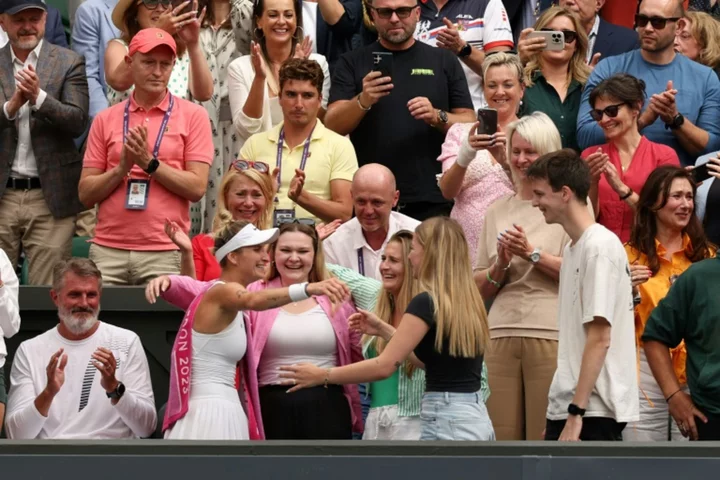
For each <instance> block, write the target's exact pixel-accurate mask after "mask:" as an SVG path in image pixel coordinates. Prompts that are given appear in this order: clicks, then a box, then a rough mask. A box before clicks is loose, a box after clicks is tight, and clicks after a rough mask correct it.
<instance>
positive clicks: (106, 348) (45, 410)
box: [5, 258, 157, 440]
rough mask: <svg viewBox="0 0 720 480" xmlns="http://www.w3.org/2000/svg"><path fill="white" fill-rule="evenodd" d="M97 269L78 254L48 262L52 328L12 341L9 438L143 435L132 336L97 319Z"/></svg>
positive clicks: (150, 414)
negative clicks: (54, 313)
mask: <svg viewBox="0 0 720 480" xmlns="http://www.w3.org/2000/svg"><path fill="white" fill-rule="evenodd" d="M101 290H102V276H101V274H100V270H98V268H97V266H96V265H95V264H94V263H93V262H92V260H89V259H86V258H72V259H70V260H67V261H65V260H63V261H61V262H59V263H58V264H57V265H55V268H54V269H53V286H52V290H51V291H50V295H51V296H52V299H53V302H55V305H57V307H58V317H59V318H60V323H59V324H58V326H57V327H55V328H53V329H51V330H48V331H47V332H45V333H43V334H40V335H38V336H37V337H35V338H33V339H31V340H26V341H24V342H23V343H21V344H20V347H19V348H18V350H17V352H16V353H15V358H14V360H13V365H12V372H11V373H10V395H9V398H8V406H7V417H6V424H5V428H6V430H7V434H8V437H9V438H12V439H34V438H39V439H98V440H99V439H116V438H137V437H148V436H150V434H151V433H152V432H153V431H154V430H155V426H156V422H157V413H156V411H155V403H154V400H153V390H152V385H151V383H150V370H149V368H148V363H147V358H146V357H145V352H144V350H143V347H142V344H141V343H140V338H139V337H138V336H137V335H136V334H135V333H134V332H131V331H129V330H125V329H123V328H119V327H116V326H113V325H110V324H108V323H104V322H100V321H99V320H98V313H99V312H100V293H101Z"/></svg>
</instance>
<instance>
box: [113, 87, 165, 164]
mask: <svg viewBox="0 0 720 480" xmlns="http://www.w3.org/2000/svg"><path fill="white" fill-rule="evenodd" d="M168 95H169V96H170V103H169V105H168V109H167V111H166V112H165V116H164V117H163V119H162V123H161V124H160V131H159V132H158V136H157V140H155V148H154V149H153V158H158V155H159V154H160V144H161V143H162V140H163V137H164V136H165V129H166V128H167V124H168V122H169V121H170V114H171V113H172V109H173V105H175V98H174V97H173V95H172V93H168ZM129 131H130V100H129V99H128V101H127V103H126V104H125V113H124V114H123V143H124V142H125V139H127V136H128V132H129Z"/></svg>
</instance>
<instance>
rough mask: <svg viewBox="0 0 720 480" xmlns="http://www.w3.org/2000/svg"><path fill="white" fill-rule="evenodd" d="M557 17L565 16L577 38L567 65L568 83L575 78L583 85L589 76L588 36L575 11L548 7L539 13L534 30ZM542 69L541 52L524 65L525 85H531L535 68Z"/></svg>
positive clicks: (545, 25)
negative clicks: (586, 57)
mask: <svg viewBox="0 0 720 480" xmlns="http://www.w3.org/2000/svg"><path fill="white" fill-rule="evenodd" d="M557 17H567V18H569V19H570V21H571V22H572V23H573V27H574V28H575V32H576V33H577V40H575V53H573V56H572V58H571V59H570V65H568V85H569V84H570V81H572V80H577V81H578V82H580V83H581V84H583V85H585V83H586V82H587V80H588V78H590V73H591V72H592V70H590V67H588V64H587V61H586V59H585V56H586V54H587V51H588V45H589V42H588V36H587V33H585V27H583V26H582V23H580V19H579V18H578V17H577V15H575V13H574V12H573V11H572V10H570V9H568V8H565V7H550V8H548V9H547V10H545V13H543V14H542V15H540V18H538V20H537V22H535V30H540V29H541V28H546V27H547V25H548V24H549V23H550V22H552V21H553V20H555V19H556V18H557ZM541 69H542V52H540V53H537V54H535V55H533V56H532V57H531V58H530V61H528V63H527V65H525V86H527V87H532V86H533V81H532V77H533V75H534V74H535V72H536V71H537V70H541Z"/></svg>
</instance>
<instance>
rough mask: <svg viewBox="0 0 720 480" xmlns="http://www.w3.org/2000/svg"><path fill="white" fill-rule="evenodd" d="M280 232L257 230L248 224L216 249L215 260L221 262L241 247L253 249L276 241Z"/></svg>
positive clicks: (271, 229)
mask: <svg viewBox="0 0 720 480" xmlns="http://www.w3.org/2000/svg"><path fill="white" fill-rule="evenodd" d="M279 234H280V231H279V230H278V229H277V228H270V229H267V230H258V228H257V227H256V226H255V225H253V224H249V225H246V226H245V227H243V229H242V230H240V231H239V232H238V233H236V234H235V236H234V237H233V238H232V239H230V241H229V242H228V243H226V244H225V245H223V246H222V247H220V248H218V250H217V252H215V258H216V259H217V261H218V262H220V261H222V259H223V258H225V257H226V256H227V254H228V253H230V252H234V251H235V250H237V249H239V248H243V247H254V246H255V245H264V244H266V243H272V242H274V241H275V240H277V238H278V236H279Z"/></svg>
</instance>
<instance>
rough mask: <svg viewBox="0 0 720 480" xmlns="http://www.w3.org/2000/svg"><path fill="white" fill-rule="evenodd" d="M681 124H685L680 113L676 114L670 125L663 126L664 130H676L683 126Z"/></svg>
mask: <svg viewBox="0 0 720 480" xmlns="http://www.w3.org/2000/svg"><path fill="white" fill-rule="evenodd" d="M683 123H685V117H683V114H682V113H678V114H677V115H675V116H674V117H673V119H672V121H671V122H670V123H666V124H665V128H666V129H668V130H677V129H678V128H680V127H682V126H683Z"/></svg>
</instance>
